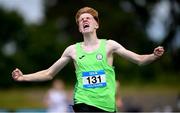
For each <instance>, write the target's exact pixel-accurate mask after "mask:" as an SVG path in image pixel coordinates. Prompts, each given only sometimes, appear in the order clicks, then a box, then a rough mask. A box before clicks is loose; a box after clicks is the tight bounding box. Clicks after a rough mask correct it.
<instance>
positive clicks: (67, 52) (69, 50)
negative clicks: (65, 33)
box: [64, 44, 76, 59]
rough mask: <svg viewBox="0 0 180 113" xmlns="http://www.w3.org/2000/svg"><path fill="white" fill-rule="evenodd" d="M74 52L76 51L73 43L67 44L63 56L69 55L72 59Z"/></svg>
mask: <svg viewBox="0 0 180 113" xmlns="http://www.w3.org/2000/svg"><path fill="white" fill-rule="evenodd" d="M75 52H76V49H75V44H73V45H70V46H68V47H67V48H66V49H65V51H64V55H65V56H68V57H71V58H72V59H74V57H75Z"/></svg>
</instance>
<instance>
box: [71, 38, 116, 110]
mask: <svg viewBox="0 0 180 113" xmlns="http://www.w3.org/2000/svg"><path fill="white" fill-rule="evenodd" d="M81 45H82V42H80V43H77V44H76V54H77V57H76V61H75V65H76V77H77V83H76V86H75V90H74V103H75V104H78V103H85V104H87V105H91V106H95V107H97V108H100V109H103V110H105V111H110V112H113V111H115V110H116V105H115V72H114V69H113V67H112V66H110V65H109V64H108V62H107V56H106V40H105V39H100V45H99V47H98V49H96V50H94V51H93V52H86V51H85V50H83V48H82V47H81Z"/></svg>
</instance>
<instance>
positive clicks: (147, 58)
mask: <svg viewBox="0 0 180 113" xmlns="http://www.w3.org/2000/svg"><path fill="white" fill-rule="evenodd" d="M109 44H110V45H111V46H112V51H113V52H114V53H117V54H118V55H120V56H122V57H124V58H126V59H128V60H130V61H132V62H134V63H136V64H138V65H145V64H148V63H151V62H153V61H154V60H156V59H158V58H159V57H161V56H162V55H163V53H164V49H163V47H161V46H159V47H157V48H155V49H154V52H153V53H152V54H146V55H139V54H136V53H134V52H132V51H129V50H127V49H125V48H124V47H123V46H122V45H120V44H119V43H117V42H115V41H113V40H109Z"/></svg>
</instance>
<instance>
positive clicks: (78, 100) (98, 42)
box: [12, 7, 164, 112]
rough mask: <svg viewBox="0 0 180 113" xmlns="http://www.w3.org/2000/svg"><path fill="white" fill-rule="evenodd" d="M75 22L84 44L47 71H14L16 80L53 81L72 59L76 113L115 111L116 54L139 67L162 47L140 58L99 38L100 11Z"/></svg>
mask: <svg viewBox="0 0 180 113" xmlns="http://www.w3.org/2000/svg"><path fill="white" fill-rule="evenodd" d="M75 18H76V22H77V24H78V27H79V31H80V33H82V35H83V42H80V43H76V44H74V45H70V46H69V47H67V48H66V49H65V51H64V53H63V54H62V56H61V58H60V59H59V60H57V61H56V62H55V63H54V64H53V65H52V66H51V67H49V68H48V69H45V70H42V71H38V72H36V73H32V74H23V73H22V72H21V71H20V70H19V69H17V68H16V69H15V70H14V71H13V72H12V77H13V78H14V80H16V81H45V80H51V79H52V78H53V77H54V76H55V75H56V74H57V73H58V72H59V71H60V70H61V69H62V68H63V67H64V66H65V65H66V64H67V63H68V62H69V61H70V60H73V61H74V65H75V69H76V71H75V72H76V78H77V83H76V85H75V90H74V106H73V109H74V111H75V112H88V111H89V112H93V111H95V112H114V111H115V110H116V105H115V89H116V87H115V84H116V81H115V73H114V69H113V67H112V65H113V54H114V53H116V54H118V55H119V56H121V57H124V58H126V59H128V60H130V61H132V62H134V63H136V64H138V65H144V64H148V63H151V62H152V61H154V60H156V59H158V58H159V57H160V56H162V55H163V53H164V49H163V47H157V48H155V49H154V52H153V53H152V54H147V55H139V54H136V53H134V52H131V51H129V50H127V49H125V48H124V47H123V46H122V45H120V44H119V43H117V42H116V41H114V40H106V39H99V38H98V37H97V34H96V30H97V29H98V28H99V18H98V12H97V11H96V10H94V9H93V8H90V7H84V8H81V9H80V10H79V11H78V12H77V14H76V17H75Z"/></svg>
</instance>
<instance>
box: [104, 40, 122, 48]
mask: <svg viewBox="0 0 180 113" xmlns="http://www.w3.org/2000/svg"><path fill="white" fill-rule="evenodd" d="M118 46H120V44H119V43H118V42H116V41H114V40H111V39H109V40H107V47H108V48H111V49H115V48H117V47H118Z"/></svg>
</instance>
